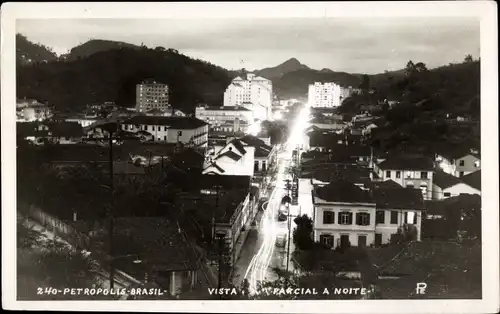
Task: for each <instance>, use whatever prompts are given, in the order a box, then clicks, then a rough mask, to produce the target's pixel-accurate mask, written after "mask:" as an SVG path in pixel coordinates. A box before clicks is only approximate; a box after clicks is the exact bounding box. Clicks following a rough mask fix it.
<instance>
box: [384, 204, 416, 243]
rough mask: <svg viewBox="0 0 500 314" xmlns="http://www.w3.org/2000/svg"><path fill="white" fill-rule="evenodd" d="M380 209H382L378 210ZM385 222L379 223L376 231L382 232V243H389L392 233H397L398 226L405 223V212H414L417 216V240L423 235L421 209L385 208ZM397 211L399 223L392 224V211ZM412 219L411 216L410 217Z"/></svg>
mask: <svg viewBox="0 0 500 314" xmlns="http://www.w3.org/2000/svg"><path fill="white" fill-rule="evenodd" d="M378 211H382V209H381V210H378ZM383 211H384V223H377V224H376V225H375V233H376V234H377V233H380V234H382V244H386V243H389V242H390V240H391V235H393V234H395V233H397V231H398V228H399V227H401V226H403V224H405V221H404V217H405V213H407V212H408V213H409V212H411V213H414V215H416V216H417V223H416V224H415V226H416V227H417V232H418V234H417V241H420V236H421V232H420V231H421V227H422V212H421V211H420V210H412V209H384V210H383ZM392 211H397V212H398V217H397V223H396V224H391V212H392ZM408 219H410V217H408Z"/></svg>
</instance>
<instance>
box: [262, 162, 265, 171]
mask: <svg viewBox="0 0 500 314" xmlns="http://www.w3.org/2000/svg"><path fill="white" fill-rule="evenodd" d="M262 171H266V162H265V161H263V162H262Z"/></svg>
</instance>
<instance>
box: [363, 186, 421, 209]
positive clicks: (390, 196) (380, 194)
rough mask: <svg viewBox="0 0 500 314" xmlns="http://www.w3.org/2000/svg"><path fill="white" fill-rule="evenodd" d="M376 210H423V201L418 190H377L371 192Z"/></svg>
mask: <svg viewBox="0 0 500 314" xmlns="http://www.w3.org/2000/svg"><path fill="white" fill-rule="evenodd" d="M373 198H374V199H375V202H376V203H377V208H394V209H424V199H423V196H422V191H421V190H420V189H411V188H402V189H401V188H394V189H393V188H377V189H374V191H373Z"/></svg>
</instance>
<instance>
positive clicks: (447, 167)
mask: <svg viewBox="0 0 500 314" xmlns="http://www.w3.org/2000/svg"><path fill="white" fill-rule="evenodd" d="M436 162H437V163H438V164H439V167H440V168H441V169H443V171H444V172H446V173H449V174H451V175H453V176H455V177H463V176H465V175H468V174H470V173H472V172H475V171H478V170H481V156H480V155H479V153H478V151H477V150H470V151H469V152H467V153H461V154H460V153H446V152H439V153H437V154H436Z"/></svg>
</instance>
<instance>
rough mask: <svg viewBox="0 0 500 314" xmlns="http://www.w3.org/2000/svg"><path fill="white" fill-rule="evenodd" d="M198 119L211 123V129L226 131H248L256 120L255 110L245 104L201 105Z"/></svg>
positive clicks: (196, 113)
mask: <svg viewBox="0 0 500 314" xmlns="http://www.w3.org/2000/svg"><path fill="white" fill-rule="evenodd" d="M195 116H196V118H197V119H200V120H202V121H206V122H207V123H209V124H210V129H211V130H214V131H225V132H240V131H241V132H246V131H247V130H248V128H249V126H250V125H251V124H252V123H253V122H254V118H253V112H252V111H251V110H250V109H247V108H245V107H243V106H239V105H237V106H199V107H196V109H195Z"/></svg>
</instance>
